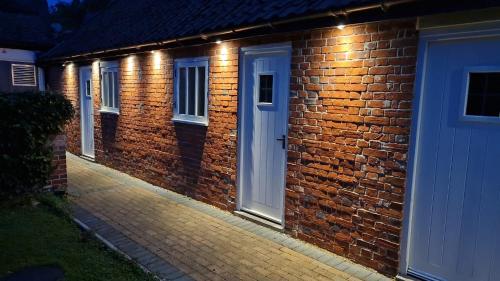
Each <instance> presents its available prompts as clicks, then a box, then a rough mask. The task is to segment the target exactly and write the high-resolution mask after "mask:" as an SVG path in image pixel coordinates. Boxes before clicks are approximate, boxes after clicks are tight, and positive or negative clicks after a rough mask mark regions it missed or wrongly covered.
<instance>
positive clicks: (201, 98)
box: [198, 66, 206, 116]
mask: <svg viewBox="0 0 500 281" xmlns="http://www.w3.org/2000/svg"><path fill="white" fill-rule="evenodd" d="M205 91H206V89H205V67H204V66H200V67H198V116H205Z"/></svg>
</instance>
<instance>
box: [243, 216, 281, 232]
mask: <svg viewBox="0 0 500 281" xmlns="http://www.w3.org/2000/svg"><path fill="white" fill-rule="evenodd" d="M234 214H235V215H237V216H238V217H240V218H243V219H246V220H249V221H251V222H253V223H256V224H258V225H260V226H264V227H267V228H270V229H272V230H276V231H279V232H285V228H284V227H283V226H282V225H281V224H279V223H275V222H272V221H269V220H266V219H263V218H261V217H259V216H256V215H253V214H250V213H247V212H244V211H234Z"/></svg>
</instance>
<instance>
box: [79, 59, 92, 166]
mask: <svg viewBox="0 0 500 281" xmlns="http://www.w3.org/2000/svg"><path fill="white" fill-rule="evenodd" d="M80 100H81V108H80V110H81V130H82V132H81V133H82V154H83V155H85V156H87V157H91V158H94V156H95V155H94V154H95V153H94V107H93V90H92V68H91V67H81V68H80Z"/></svg>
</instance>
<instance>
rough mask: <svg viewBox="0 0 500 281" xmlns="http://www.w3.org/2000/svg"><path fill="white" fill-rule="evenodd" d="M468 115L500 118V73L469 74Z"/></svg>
mask: <svg viewBox="0 0 500 281" xmlns="http://www.w3.org/2000/svg"><path fill="white" fill-rule="evenodd" d="M465 112H466V115H472V116H485V117H500V72H476V73H474V72H469V85H468V89H467V106H466V111H465Z"/></svg>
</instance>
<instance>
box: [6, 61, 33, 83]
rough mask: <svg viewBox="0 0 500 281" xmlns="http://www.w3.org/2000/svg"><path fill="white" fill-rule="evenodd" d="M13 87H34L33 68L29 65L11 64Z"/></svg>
mask: <svg viewBox="0 0 500 281" xmlns="http://www.w3.org/2000/svg"><path fill="white" fill-rule="evenodd" d="M11 70H12V85H13V86H29V87H35V86H36V73H35V66H34V65H31V64H12V66H11Z"/></svg>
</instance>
